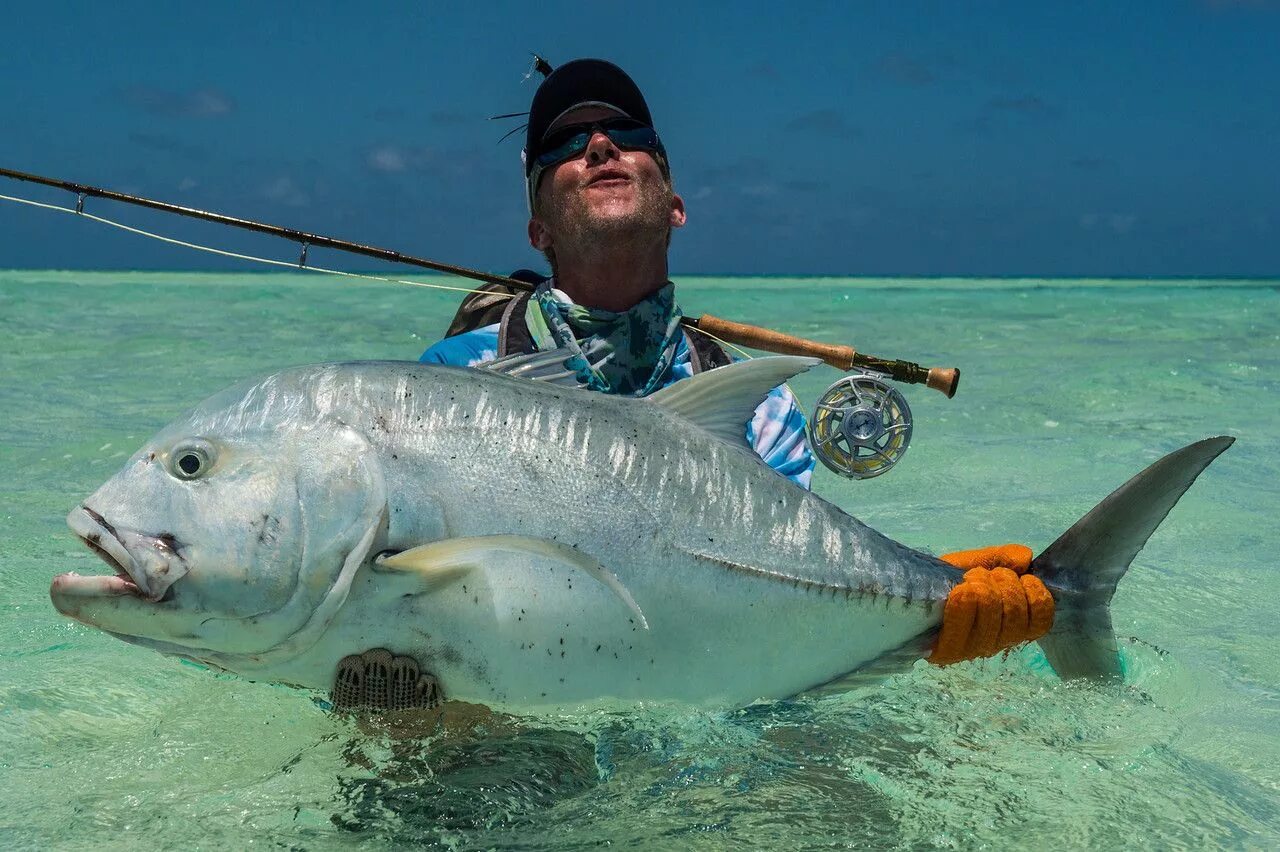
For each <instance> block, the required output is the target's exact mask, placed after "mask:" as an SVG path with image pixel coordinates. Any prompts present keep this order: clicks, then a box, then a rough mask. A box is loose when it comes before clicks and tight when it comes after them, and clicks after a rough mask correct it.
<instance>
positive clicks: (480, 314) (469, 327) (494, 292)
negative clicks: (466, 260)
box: [444, 269, 547, 337]
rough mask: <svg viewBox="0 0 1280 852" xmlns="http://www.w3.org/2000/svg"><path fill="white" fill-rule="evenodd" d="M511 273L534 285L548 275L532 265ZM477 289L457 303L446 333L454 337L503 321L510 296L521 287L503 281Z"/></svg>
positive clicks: (513, 276)
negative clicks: (540, 272) (538, 271)
mask: <svg viewBox="0 0 1280 852" xmlns="http://www.w3.org/2000/svg"><path fill="white" fill-rule="evenodd" d="M510 277H511V278H515V279H516V280H518V281H524V282H526V283H529V284H533V285H535V286H536V285H538V284H541V283H542V282H543V281H545V280H547V277H546V276H545V275H539V274H538V273H536V272H534V271H533V270H531V269H517V270H516V271H515V272H513V273H511V276H510ZM476 290H477V292H475V293H469V294H468V295H467V297H466V298H465V299H463V300H462V304H461V305H459V306H458V311H457V313H455V314H454V315H453V321H452V322H450V323H449V328H448V330H447V331H446V332H445V334H444V336H445V337H453V336H454V335H455V334H463V333H464V332H468V331H474V330H475V329H477V328H483V327H485V326H486V325H493V324H494V323H495V322H499V321H501V319H502V316H503V315H504V314H505V313H506V311H507V308H508V307H510V305H511V302H512V301H513V300H512V298H511V297H512V296H518V295H520V291H519V290H516V289H513V288H511V287H507V286H506V285H504V284H482V285H480V286H479V287H478V288H476Z"/></svg>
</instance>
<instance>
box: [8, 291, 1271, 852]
mask: <svg viewBox="0 0 1280 852" xmlns="http://www.w3.org/2000/svg"><path fill="white" fill-rule="evenodd" d="M420 280H424V281H425V280H432V279H420ZM454 283H456V282H454ZM678 285H679V289H678V292H679V296H680V300H681V302H682V303H683V305H684V306H685V308H686V309H687V310H688V311H689V312H690V313H702V312H709V313H714V314H717V315H720V316H724V317H728V318H733V319H739V320H742V321H745V322H751V323H759V324H766V325H769V326H771V327H773V328H778V329H780V330H783V331H787V332H792V333H796V334H800V335H804V336H809V337H813V338H816V339H820V340H829V341H837V342H847V343H851V344H853V345H854V346H856V347H858V348H859V349H861V350H865V351H868V352H871V353H873V354H879V355H884V356H888V357H902V358H908V359H911V360H916V361H919V362H921V363H925V364H929V365H948V366H949V365H956V366H960V367H961V368H962V369H963V373H964V377H963V381H962V383H961V387H960V393H959V394H958V395H957V397H956V398H955V399H953V400H947V399H945V398H943V397H942V396H941V395H940V394H937V393H934V392H932V391H929V390H925V389H923V388H919V387H911V388H905V389H904V391H905V393H906V394H907V396H908V399H909V400H910V403H911V406H912V408H913V409H914V412H915V433H914V437H913V441H912V445H911V448H910V450H909V451H908V453H907V455H906V457H905V459H904V460H903V461H902V463H901V464H900V465H899V466H898V467H897V469H895V470H893V471H891V472H890V473H888V474H887V475H886V476H884V477H881V478H879V479H876V480H871V481H867V482H850V481H846V480H842V479H839V478H838V477H835V476H834V475H832V474H829V473H828V472H826V471H825V470H822V469H821V468H820V469H819V472H818V474H817V476H816V478H815V489H816V490H817V491H818V492H819V493H821V494H822V495H824V496H825V497H826V498H827V499H829V500H832V501H834V502H835V503H837V504H838V505H840V506H841V507H843V508H844V509H846V510H847V511H849V512H851V513H852V514H854V515H856V516H858V517H860V518H861V519H863V520H864V521H866V522H868V523H869V524H871V525H872V526H874V527H876V528H878V529H880V530H881V531H883V532H885V533H886V534H888V535H890V536H893V537H894V538H897V539H899V540H901V541H903V542H906V543H908V544H911V545H913V546H916V547H922V548H928V549H931V550H933V551H934V552H944V551H947V550H954V549H962V548H968V547H975V546H980V545H984V544H992V543H1000V542H1005V541H1021V542H1025V543H1027V544H1029V545H1031V546H1032V547H1033V548H1034V549H1036V550H1039V549H1042V548H1043V547H1045V546H1047V545H1048V544H1049V543H1050V542H1051V541H1052V540H1053V539H1054V538H1056V537H1057V536H1058V535H1059V534H1060V533H1061V532H1062V531H1063V530H1065V529H1066V528H1067V527H1068V526H1070V525H1071V524H1072V523H1073V522H1074V521H1075V520H1076V519H1077V518H1078V517H1079V516H1080V515H1082V514H1083V513H1084V512H1085V511H1087V510H1088V509H1089V508H1091V507H1092V506H1093V505H1094V503H1096V502H1097V501H1098V500H1099V499H1101V498H1102V497H1104V496H1105V495H1106V494H1107V493H1109V492H1110V491H1111V490H1112V489H1113V488H1115V487H1116V486H1117V485H1119V484H1120V483H1121V482H1123V481H1124V480H1125V479H1127V478H1128V477H1129V476H1131V475H1132V474H1134V473H1136V472H1137V471H1138V470H1140V469H1141V468H1142V467H1144V466H1145V465H1147V464H1149V463H1150V462H1152V461H1154V460H1155V459H1156V458H1158V457H1159V456H1161V455H1162V454H1164V453H1166V452H1168V451H1170V450H1173V449H1175V448H1177V447H1179V446H1181V445H1183V444H1185V443H1188V442H1191V441H1193V440H1196V439H1199V438H1202V437H1206V436H1209V435H1218V434H1230V435H1235V436H1236V437H1237V438H1238V439H1239V440H1238V441H1237V443H1236V445H1235V446H1234V447H1233V448H1231V449H1230V450H1229V451H1228V452H1227V453H1226V454H1225V455H1224V456H1223V457H1222V458H1220V459H1219V460H1218V461H1217V462H1216V463H1215V464H1214V465H1213V466H1212V467H1211V468H1210V469H1209V470H1208V471H1207V472H1206V473H1205V474H1204V475H1203V476H1202V477H1201V479H1200V480H1199V482H1197V484H1196V485H1195V486H1194V487H1193V488H1192V489H1191V491H1190V492H1189V493H1188V494H1187V495H1186V497H1185V498H1184V499H1183V500H1182V502H1181V503H1180V504H1179V506H1178V507H1177V508H1176V509H1175V510H1174V511H1173V512H1172V514H1171V515H1170V516H1169V518H1168V519H1167V520H1166V521H1165V523H1164V524H1163V525H1162V526H1161V528H1160V529H1159V530H1158V531H1157V532H1156V534H1155V535H1154V537H1153V538H1152V539H1151V541H1150V542H1149V544H1148V546H1147V547H1146V549H1144V550H1143V551H1142V553H1141V554H1139V556H1138V558H1137V560H1136V561H1135V563H1134V565H1133V567H1132V569H1131V570H1130V572H1129V574H1128V576H1127V577H1126V579H1125V580H1124V582H1123V583H1122V584H1121V586H1120V589H1119V591H1118V593H1117V595H1116V598H1115V601H1114V606H1113V616H1114V619H1115V626H1116V630H1117V633H1118V634H1119V636H1120V637H1121V648H1122V654H1123V660H1124V664H1125V667H1126V670H1127V679H1126V683H1125V684H1124V685H1123V686H1107V687H1096V686H1081V685H1066V684H1063V683H1062V682H1060V681H1058V680H1057V679H1056V678H1055V677H1054V676H1053V675H1052V674H1051V673H1050V672H1049V671H1047V669H1046V665H1045V663H1044V660H1043V657H1042V655H1041V654H1040V653H1039V652H1038V650H1036V649H1035V648H1034V647H1032V648H1027V649H1024V650H1022V651H1019V652H1017V653H1014V654H1012V655H1010V656H1008V657H1006V658H1003V659H998V660H991V661H986V662H983V663H980V664H965V665H961V666H956V667H952V668H949V669H946V670H938V669H935V668H932V667H930V666H928V665H927V664H924V663H917V664H916V665H915V667H914V668H911V669H909V670H906V671H901V672H897V673H889V674H884V675H882V676H878V677H870V678H864V679H859V680H857V681H856V682H852V683H850V684H849V685H848V688H847V689H845V690H843V691H837V692H836V693H834V694H824V695H821V696H802V697H799V698H797V699H795V700H792V701H787V702H780V703H775V704H767V705H760V706H753V707H749V708H745V709H739V710H727V711H725V712H721V713H707V712H701V711H698V712H695V711H681V710H678V709H672V708H661V709H660V708H651V707H644V706H641V707H637V708H635V711H634V712H631V713H626V714H593V715H587V716H582V717H567V718H564V719H556V720H538V721H529V720H518V719H503V718H496V717H488V716H483V715H474V714H471V715H468V714H462V713H446V714H445V715H444V716H443V717H442V718H440V719H438V720H433V721H430V722H428V723H423V724H421V725H420V726H419V727H417V728H412V727H403V726H402V727H392V726H388V725H386V724H383V723H379V722H376V721H353V720H349V719H340V718H335V717H333V716H332V715H329V714H328V713H326V712H325V710H324V709H323V707H322V706H321V705H320V704H319V703H318V702H317V701H316V700H315V698H316V696H313V695H311V694H308V693H304V692H299V691H295V690H291V689H288V688H283V687H277V686H271V685H265V684H255V683H249V682H246V681H243V680H240V679H238V678H235V677H232V676H226V675H217V674H213V673H211V672H209V671H206V670H203V669H200V668H197V667H195V666H192V665H188V664H183V663H181V662H178V661H176V660H173V659H170V658H165V657H161V656H159V655H158V654H155V653H153V652H150V651H145V650H142V649H139V648H134V647H131V646H128V645H125V644H123V643H121V642H118V641H116V640H113V639H111V638H109V637H107V636H106V635H104V634H101V633H98V632H96V631H94V630H92V629H89V628H86V627H83V626H80V625H78V624H75V623H73V622H70V621H68V620H65V619H63V618H61V617H59V616H58V615H57V614H56V613H55V612H54V610H53V608H52V607H51V605H50V604H49V600H48V586H49V582H50V580H51V578H52V577H53V576H54V575H55V574H57V573H60V572H63V571H67V570H78V571H81V572H83V573H100V572H101V570H102V566H101V565H100V563H99V562H98V561H97V559H96V558H95V557H94V556H93V555H92V554H90V553H89V552H88V551H87V550H85V549H84V548H83V547H82V546H81V545H80V544H79V543H78V542H77V540H76V539H75V538H74V537H73V536H72V535H71V533H70V532H69V531H68V530H67V528H66V527H65V524H64V522H63V518H64V516H65V514H66V513H67V511H68V510H69V509H70V508H71V507H72V506H74V505H75V504H76V502H77V501H78V500H79V499H81V498H82V497H84V496H86V495H87V494H89V493H90V492H91V491H93V490H94V489H95V488H96V487H97V486H98V485H99V484H100V483H101V482H102V481H103V480H104V479H106V478H107V477H108V476H109V475H110V474H111V473H113V472H114V471H115V470H116V469H117V468H118V467H119V465H120V464H121V463H122V462H123V461H124V459H125V458H126V457H127V456H128V455H130V454H131V453H132V452H133V451H134V450H135V449H136V448H137V447H138V446H139V445H140V444H141V443H142V442H143V441H144V440H145V439H146V438H147V437H148V436H149V435H150V434H152V433H153V432H154V431H155V430H157V429H158V428H159V427H160V426H162V425H163V424H165V423H166V422H167V421H169V420H170V419H172V418H173V417H174V416H176V415H177V414H178V413H179V412H181V411H182V410H184V409H185V408H187V407H188V406H190V405H192V404H194V403H195V402H197V401H199V400H200V399H202V398H203V397H205V396H206V395H208V394H210V393H212V392H213V391H216V390H218V389H220V388H222V387H224V386H226V385H228V384H230V383H232V382H234V381H237V380H239V379H241V378H244V377H247V376H250V375H253V374H258V373H264V372H267V371H272V370H275V369H277V368H280V367H284V366H288V365H294V364H300V363H307V362H317V361H332V360H346V359H359V358H403V359H414V358H416V357H417V356H418V354H419V353H420V352H421V351H422V349H423V348H424V347H425V345H427V344H428V343H430V342H432V341H433V340H434V339H436V337H437V336H438V335H439V334H440V333H441V332H442V331H443V329H444V327H445V325H446V324H447V322H448V319H449V317H450V316H451V315H452V309H453V306H454V304H455V302H456V299H457V295H456V294H449V293H441V292H436V291H431V290H425V289H417V288H410V287H404V286H397V285H391V284H372V283H362V282H351V281H344V280H338V279H334V278H330V277H322V276H318V275H308V274H302V273H297V274H258V273H243V274H191V273H129V272H0V846H3V847H4V848H6V849H17V848H90V847H93V848H118V849H124V848H128V849H134V848H174V849H194V848H247V847H250V846H263V847H278V846H279V847H290V848H306V849H326V848H363V847H369V848H375V847H377V848H385V847H386V846H388V845H391V846H396V847H399V846H406V845H411V844H424V845H438V846H441V847H446V848H456V849H488V848H520V849H574V848H583V847H598V846H605V845H608V846H615V847H626V848H661V849H668V848H672V849H679V848H699V849H704V848H705V849H719V848H724V849H733V848H744V847H759V848H847V847H872V848H894V847H901V848H930V847H938V848H973V847H988V848H1021V847H1031V848H1060V847H1063V846H1068V847H1092V848H1103V849H1109V848H1119V847H1127V848H1185V849H1204V848H1257V849H1266V848H1275V847H1276V846H1277V844H1280V654H1278V653H1277V633H1278V628H1280V616H1278V615H1277V612H1278V609H1280V604H1277V600H1280V570H1278V567H1277V560H1278V559H1280V534H1278V533H1277V527H1278V523H1277V515H1278V513H1280V379H1278V378H1277V377H1278V376H1280V284H1277V283H1276V282H1266V281H1228V282H1213V281H1171V282H1169V281H1165V282H1162V281H1141V282H1137V281H1105V280H1093V281H1051V280H1034V279H1030V280H959V279H957V280H944V279H930V280H898V279H885V280H876V279H834V278H833V279H783V278H760V279H710V278H691V279H680V280H678ZM836 378H837V373H836V372H835V371H833V370H830V369H826V368H824V369H821V370H815V371H812V372H811V373H810V374H808V375H806V376H804V377H802V378H800V379H799V380H797V381H796V382H794V383H793V386H794V388H795V390H796V391H797V393H798V394H799V395H800V397H801V398H802V400H803V401H804V404H805V406H806V407H809V406H811V405H812V403H813V402H814V400H815V399H816V397H817V395H818V394H819V393H820V392H821V391H822V389H823V388H824V387H825V386H826V385H827V384H828V383H830V382H831V381H834V380H835V379H836ZM479 464H480V462H477V465H479ZM777 641H778V642H786V641H787V638H786V637H785V636H779V637H778V638H777Z"/></svg>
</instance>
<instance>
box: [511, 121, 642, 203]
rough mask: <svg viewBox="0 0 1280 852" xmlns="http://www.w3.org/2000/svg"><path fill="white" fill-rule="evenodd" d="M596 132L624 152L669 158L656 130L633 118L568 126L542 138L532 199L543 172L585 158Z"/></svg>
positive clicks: (531, 186) (531, 187)
mask: <svg viewBox="0 0 1280 852" xmlns="http://www.w3.org/2000/svg"><path fill="white" fill-rule="evenodd" d="M596 133H603V134H604V135H605V136H607V137H609V141H610V142H612V143H613V144H614V145H617V146H618V147H619V148H621V149H622V150H624V151H647V152H648V153H650V154H656V155H660V156H661V157H663V158H665V157H666V151H665V150H664V149H663V147H662V140H660V139H659V138H658V133H657V131H656V130H654V129H653V128H652V127H650V126H649V125H647V124H645V123H644V122H640V121H636V120H635V119H634V118H624V117H622V116H619V117H617V118H606V119H604V120H602V121H592V122H585V123H583V124H566V125H565V126H564V127H558V128H556V129H555V130H553V131H551V132H550V133H548V134H547V135H546V136H544V137H542V144H541V145H540V146H539V147H540V148H541V149H542V153H541V154H539V155H538V156H537V157H535V158H534V160H533V168H532V169H530V170H529V195H530V197H531V198H532V196H533V195H534V194H535V193H536V192H537V191H538V181H539V180H540V179H541V177H542V172H543V171H544V170H546V169H549V168H551V167H552V166H556V165H559V164H560V163H564V162H567V161H569V160H572V159H574V158H575V157H580V156H582V152H583V151H585V150H587V145H588V144H590V142H591V137H592V136H594V135H596Z"/></svg>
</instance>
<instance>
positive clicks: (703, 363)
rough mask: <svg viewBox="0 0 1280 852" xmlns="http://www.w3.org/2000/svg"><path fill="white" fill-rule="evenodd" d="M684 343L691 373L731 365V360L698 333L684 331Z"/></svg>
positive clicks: (709, 339)
mask: <svg viewBox="0 0 1280 852" xmlns="http://www.w3.org/2000/svg"><path fill="white" fill-rule="evenodd" d="M684 342H685V345H686V346H687V347H688V348H689V366H690V367H691V368H693V372H695V373H701V372H703V371H705V370H714V369H715V368H716V367H723V366H725V365H727V364H731V363H732V362H733V359H732V358H730V357H729V355H728V353H727V352H725V351H724V349H722V348H721V347H720V344H719V343H716V342H715V341H714V340H712V339H711V338H710V337H707V336H706V335H705V334H702V333H700V332H696V331H695V332H692V333H690V332H689V330H688V329H685V331H684Z"/></svg>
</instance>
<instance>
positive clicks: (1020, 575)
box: [929, 544, 1053, 666]
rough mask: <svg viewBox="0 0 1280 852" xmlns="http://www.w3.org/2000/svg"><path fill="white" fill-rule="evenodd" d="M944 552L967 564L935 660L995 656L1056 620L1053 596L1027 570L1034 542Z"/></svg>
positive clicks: (948, 605)
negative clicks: (1028, 545) (1054, 618)
mask: <svg viewBox="0 0 1280 852" xmlns="http://www.w3.org/2000/svg"><path fill="white" fill-rule="evenodd" d="M939 558H941V559H942V561H943V562H946V563H948V564H950V565H954V566H956V567H957V568H961V569H967V570H965V574H964V579H963V580H962V581H961V582H960V583H959V584H958V585H957V586H956V587H955V588H954V589H952V590H951V594H950V595H948V596H947V603H946V605H945V606H944V608H943V610H942V630H941V631H940V632H939V633H938V640H937V642H936V643H935V644H934V647H933V654H932V655H930V657H929V662H931V663H933V664H934V665H939V666H946V665H950V664H951V663H958V662H961V661H963V660H976V659H978V658H979V657H990V656H994V655H995V654H997V653H999V652H1000V651H1003V650H1005V649H1006V648H1012V647H1013V646H1015V645H1019V644H1021V643H1023V642H1030V641H1032V640H1035V639H1039V638H1040V637H1041V636H1043V635H1044V634H1046V633H1048V632H1049V628H1050V627H1052V626H1053V596H1052V595H1050V594H1049V590H1048V589H1046V588H1045V587H1044V583H1042V582H1040V578H1038V577H1035V576H1033V575H1031V574H1028V573H1027V571H1028V569H1030V567H1031V558H1032V553H1031V548H1029V547H1026V546H1025V545H1021V544H1005V545H998V546H995V547H983V548H979V549H978V550H962V551H958V552H956V553H948V554H946V555H944V556H942V557H939Z"/></svg>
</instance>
